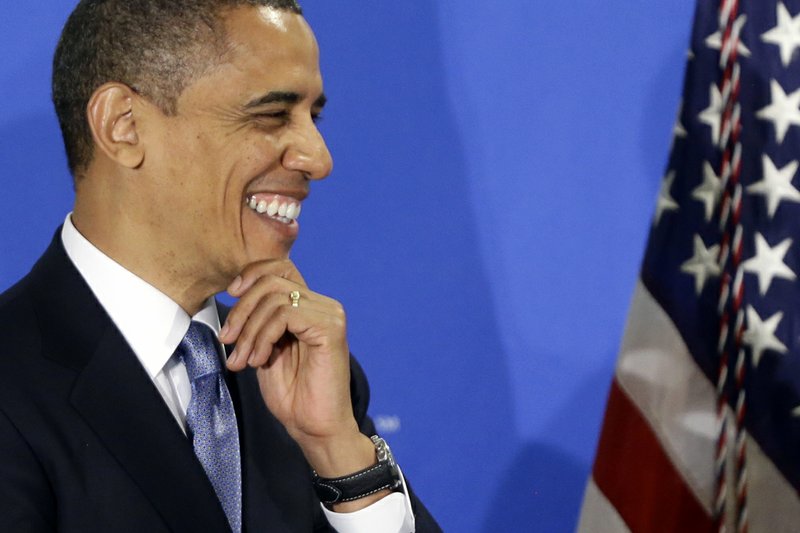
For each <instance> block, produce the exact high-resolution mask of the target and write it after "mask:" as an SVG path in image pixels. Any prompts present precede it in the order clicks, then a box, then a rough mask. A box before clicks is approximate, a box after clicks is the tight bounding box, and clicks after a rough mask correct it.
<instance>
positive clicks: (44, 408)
mask: <svg viewBox="0 0 800 533" xmlns="http://www.w3.org/2000/svg"><path fill="white" fill-rule="evenodd" d="M53 100H54V102H55V106H56V111H57V114H58V117H59V121H60V124H61V127H62V132H63V135H64V142H65V146H66V151H67V156H68V160H69V165H70V169H71V171H72V174H73V176H74V180H75V191H76V196H75V206H74V210H73V212H72V213H71V214H70V215H68V216H67V218H66V220H65V222H64V225H63V227H62V228H60V230H59V231H58V232H57V233H56V236H55V238H54V240H53V242H52V243H51V245H50V247H49V248H48V250H47V251H46V252H45V254H44V255H43V256H42V258H41V259H40V260H39V262H38V263H37V264H36V265H35V266H34V268H33V269H32V271H31V273H30V274H29V275H28V276H26V277H25V278H24V279H23V280H21V281H20V282H19V283H18V284H17V285H15V286H14V287H13V288H11V289H10V290H9V291H7V292H6V293H4V294H3V295H2V296H0V324H2V326H0V328H2V335H3V341H4V342H3V345H4V350H3V352H2V353H3V357H1V358H0V365H2V366H1V367H0V529H2V530H3V531H53V530H58V531H137V532H141V531H148V532H155V531H226V530H232V531H236V532H238V531H291V532H295V531H329V530H336V531H343V532H345V531H354V532H355V531H369V532H374V533H378V532H381V531H387V532H388V531H392V532H397V531H413V530H414V529H415V528H416V531H421V532H425V531H439V528H438V526H437V525H436V523H435V521H434V520H433V518H432V517H431V516H430V514H429V513H428V512H427V511H426V510H425V508H424V507H423V505H422V504H421V503H420V502H419V501H418V500H417V498H416V497H415V496H414V494H413V493H411V491H410V489H409V488H408V486H407V485H406V483H405V480H404V478H403V476H402V473H401V472H400V470H399V468H398V467H397V465H396V463H395V462H394V460H393V458H392V455H391V451H389V448H388V446H387V445H386V443H385V441H383V439H381V438H380V437H378V436H377V435H375V428H374V426H373V424H372V422H371V420H370V419H369V417H368V416H367V415H366V409H367V402H368V396H369V392H368V388H367V385H366V380H365V378H364V375H363V372H362V371H361V369H360V367H359V366H358V364H357V363H356V362H355V360H353V359H352V358H351V357H350V355H349V351H348V345H347V337H346V321H345V314H344V311H343V310H342V307H341V305H340V304H339V303H338V302H336V301H335V300H332V299H330V298H328V297H326V296H323V295H321V294H319V293H316V292H315V291H313V290H311V289H309V288H308V287H307V285H306V284H305V282H304V281H303V278H302V276H301V275H300V273H299V272H298V270H297V269H296V268H295V266H294V264H293V263H292V262H291V260H290V259H289V251H290V249H291V246H292V244H293V242H294V241H295V239H296V238H297V236H298V230H299V226H298V222H297V219H298V217H299V216H300V211H301V206H302V202H303V200H304V199H305V198H306V196H307V195H308V193H309V186H310V184H311V182H312V181H314V180H319V179H323V178H325V177H326V176H327V175H328V174H329V173H330V171H331V168H332V161H331V156H330V153H329V152H328V149H327V147H326V146H325V142H324V141H323V139H322V137H321V136H320V133H319V131H318V130H317V128H316V125H315V121H316V119H317V117H318V115H319V114H320V112H321V111H322V108H323V106H324V105H325V95H324V92H323V85H322V77H321V75H320V71H319V59H318V49H317V44H316V41H315V39H314V35H313V33H312V31H311V29H310V28H309V26H308V24H307V23H306V21H305V20H304V19H303V17H302V13H301V11H300V8H299V6H298V5H297V4H296V3H295V2H294V1H293V0H238V1H237V0H185V1H175V0H171V1H168V0H125V1H123V0H83V1H81V2H80V3H79V4H78V6H77V7H76V8H75V10H74V12H73V13H72V15H71V16H70V19H69V20H68V22H67V24H66V26H65V28H64V32H63V34H62V37H61V40H60V42H59V45H58V49H57V50H56V55H55V60H54V72H53ZM224 290H227V291H228V292H229V293H230V294H232V295H233V296H235V297H237V298H239V300H238V302H237V304H236V305H235V306H234V307H233V308H232V309H227V308H224V307H222V306H219V305H218V304H217V303H216V302H215V301H214V299H213V296H214V295H215V294H216V293H218V292H221V291H224Z"/></svg>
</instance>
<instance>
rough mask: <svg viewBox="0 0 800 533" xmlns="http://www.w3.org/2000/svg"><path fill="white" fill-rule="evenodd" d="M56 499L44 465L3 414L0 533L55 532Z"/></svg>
mask: <svg viewBox="0 0 800 533" xmlns="http://www.w3.org/2000/svg"><path fill="white" fill-rule="evenodd" d="M55 514H56V513H55V497H54V495H53V492H52V488H51V486H50V483H49V482H48V481H47V476H46V475H45V472H44V469H43V468H42V465H41V463H39V461H38V460H37V459H36V456H35V455H34V453H33V450H31V448H30V446H28V443H27V442H26V441H25V439H24V438H23V437H22V435H21V434H20V432H19V431H18V430H17V428H16V427H15V426H14V424H13V423H12V422H11V420H9V419H8V417H7V416H6V414H5V413H4V412H2V411H0V531H27V532H31V533H38V532H45V531H55V530H56V520H55Z"/></svg>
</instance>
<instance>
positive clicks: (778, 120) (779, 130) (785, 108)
mask: <svg viewBox="0 0 800 533" xmlns="http://www.w3.org/2000/svg"><path fill="white" fill-rule="evenodd" d="M769 90H770V94H771V97H772V103H770V104H769V105H768V106H767V107H765V108H763V109H760V110H758V112H757V113H756V116H757V117H758V118H760V119H763V120H770V121H772V123H773V124H774V125H775V138H776V139H777V141H778V142H779V143H782V142H783V139H784V137H786V132H787V131H788V130H789V127H790V126H792V125H794V126H797V125H800V89H798V90H796V91H794V92H793V93H791V94H788V95H787V94H786V93H785V92H784V90H783V87H781V85H780V83H778V82H777V81H776V80H774V79H773V80H770V82H769Z"/></svg>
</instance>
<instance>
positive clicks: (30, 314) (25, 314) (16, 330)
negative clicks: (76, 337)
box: [0, 278, 39, 359]
mask: <svg viewBox="0 0 800 533" xmlns="http://www.w3.org/2000/svg"><path fill="white" fill-rule="evenodd" d="M36 323H37V321H36V313H35V310H34V305H33V300H32V298H31V295H30V291H29V283H28V280H27V278H23V279H22V280H20V281H19V282H17V283H16V284H15V285H14V286H12V287H11V288H9V289H8V290H6V291H5V292H3V293H2V294H0V342H1V343H2V346H3V349H2V350H0V354H2V353H3V352H7V353H9V352H10V353H13V352H15V351H17V350H19V349H22V348H28V349H30V348H33V347H35V346H38V341H37V339H38V338H39V335H38V334H37V331H38V327H37V325H36ZM0 359H4V357H2V355H0Z"/></svg>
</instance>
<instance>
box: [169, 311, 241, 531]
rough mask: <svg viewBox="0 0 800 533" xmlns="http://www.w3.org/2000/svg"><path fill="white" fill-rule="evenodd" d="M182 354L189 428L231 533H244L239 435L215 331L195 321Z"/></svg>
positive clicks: (180, 353)
mask: <svg viewBox="0 0 800 533" xmlns="http://www.w3.org/2000/svg"><path fill="white" fill-rule="evenodd" d="M177 354H178V356H179V357H180V359H181V361H182V362H183V364H184V365H186V371H187V372H188V373H189V380H190V381H191V383H192V399H191V401H190V402H189V408H188V410H187V412H186V424H187V425H188V426H189V431H190V432H191V436H192V439H193V443H194V453H195V455H197V458H198V459H199V460H200V463H201V464H202V465H203V470H205V471H206V475H207V476H208V479H209V480H210V481H211V485H213V487H214V491H215V492H216V493H217V497H218V498H219V501H220V503H222V508H223V509H224V511H225V514H226V515H227V517H228V522H229V523H230V525H231V529H232V530H233V531H234V533H239V532H241V530H242V467H241V461H240V459H239V432H238V429H237V426H236V413H235V412H234V410H233V402H232V401H231V395H230V393H228V387H227V386H226V385H225V380H224V379H223V377H222V365H221V364H220V359H219V354H218V353H217V345H216V342H215V339H214V334H213V333H212V331H211V328H209V327H208V326H206V325H204V324H201V323H200V322H194V321H193V322H192V323H191V325H190V326H189V331H187V332H186V335H185V336H184V337H183V340H182V341H181V343H180V345H179V346H178V350H177Z"/></svg>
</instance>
